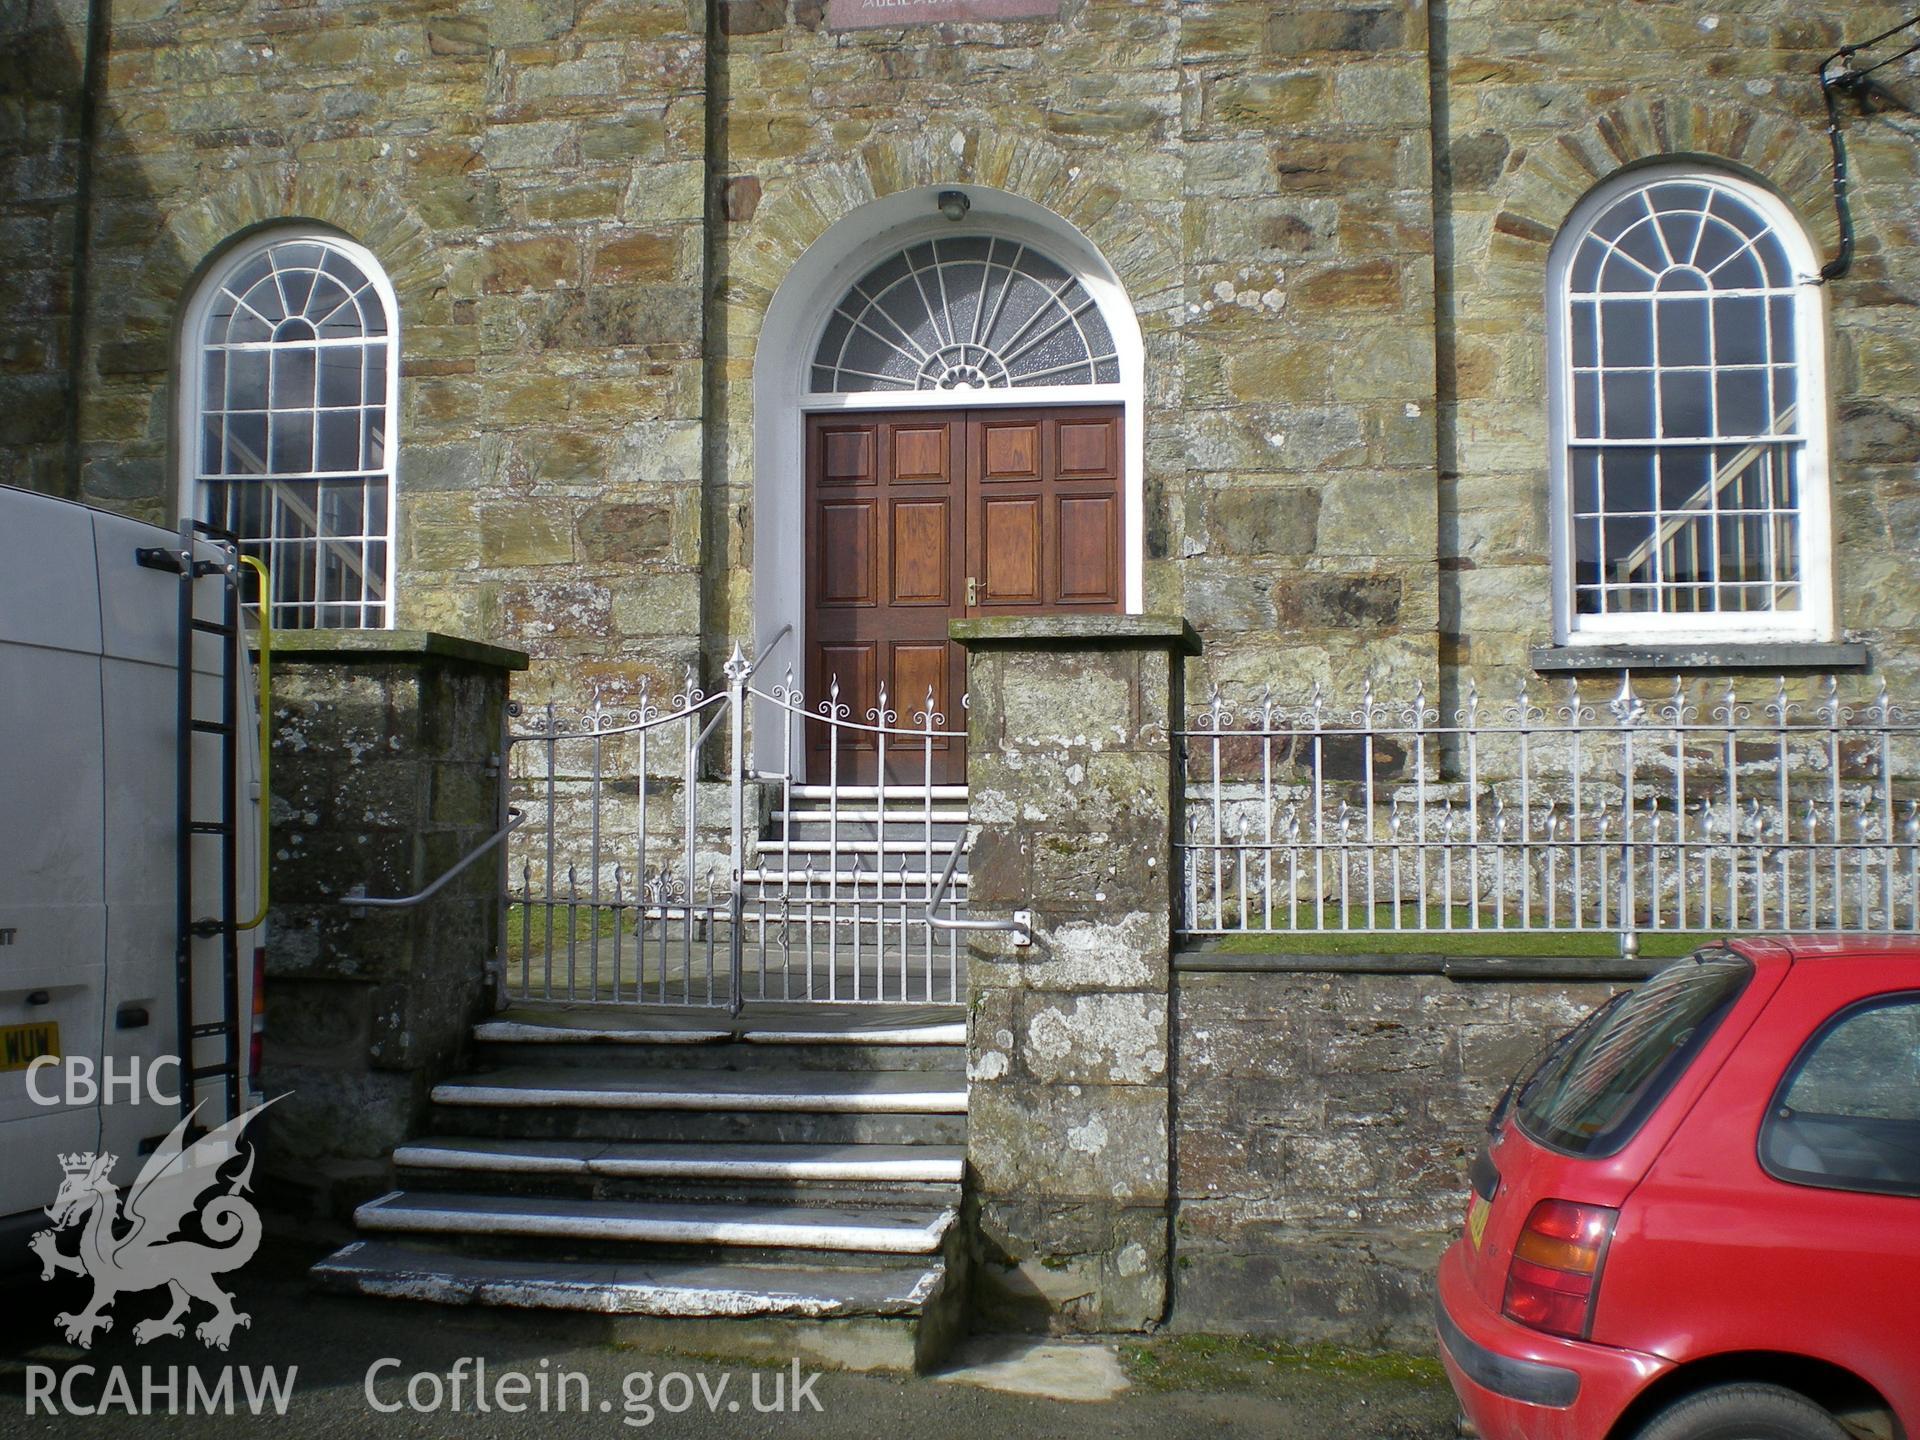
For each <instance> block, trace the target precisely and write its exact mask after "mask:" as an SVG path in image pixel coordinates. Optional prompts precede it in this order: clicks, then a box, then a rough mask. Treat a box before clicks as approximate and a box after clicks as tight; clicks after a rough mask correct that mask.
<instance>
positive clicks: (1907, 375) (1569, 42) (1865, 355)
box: [1434, 0, 1920, 693]
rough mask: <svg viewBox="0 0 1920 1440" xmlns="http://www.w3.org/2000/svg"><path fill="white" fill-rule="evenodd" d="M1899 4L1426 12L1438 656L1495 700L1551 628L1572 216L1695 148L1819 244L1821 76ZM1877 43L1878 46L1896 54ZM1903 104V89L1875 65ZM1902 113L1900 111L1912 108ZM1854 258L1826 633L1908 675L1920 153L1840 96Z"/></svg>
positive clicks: (1843, 288)
mask: <svg viewBox="0 0 1920 1440" xmlns="http://www.w3.org/2000/svg"><path fill="white" fill-rule="evenodd" d="M1909 13H1910V12H1909V11H1905V10H1902V9H1901V8H1900V7H1898V6H1894V5H1882V4H1870V5H1835V4H1825V3H1813V4H1804V3H1779V4H1771V3H1769V4H1760V5H1746V6H1738V7H1731V8H1728V9H1719V10H1716V9H1715V8H1713V7H1711V6H1700V5H1691V4H1637V5H1583V6H1571V7H1570V6H1566V5H1560V4H1553V3H1546V0H1450V3H1445V4H1438V5H1435V7H1434V20H1435V27H1434V34H1435V49H1434V97H1435V107H1436V109H1435V114H1436V122H1435V123H1436V129H1437V131H1438V132H1439V135H1440V150H1439V154H1440V161H1441V163H1440V167H1439V187H1438V189H1437V192H1436V210H1437V218H1438V234H1439V237H1440V246H1439V252H1440V254H1439V259H1440V266H1439V274H1440V304H1439V328H1438V336H1439V341H1440V345H1439V353H1440V357H1441V370H1440V389H1441V398H1442V406H1441V414H1442V425H1441V492H1440V495H1441V527H1440V528H1441V568H1442V572H1443V574H1442V580H1441V587H1440V594H1441V629H1442V632H1443V635H1442V653H1443V655H1444V656H1445V657H1446V658H1447V660H1448V661H1449V662H1450V665H1449V668H1451V666H1452V665H1457V666H1459V667H1460V669H1461V670H1464V671H1470V672H1471V673H1474V674H1476V675H1477V676H1478V677H1479V679H1480V681H1481V683H1482V684H1483V685H1493V686H1495V687H1496V688H1498V689H1499V690H1500V691H1501V693H1510V692H1511V689H1512V687H1513V685H1514V684H1515V683H1517V681H1518V680H1519V678H1520V676H1521V674H1522V673H1524V672H1525V670H1526V668H1527V649H1528V647H1529V646H1530V645H1537V644H1541V643H1544V642H1546V641H1548V640H1549V639H1550V636H1551V628H1552V627H1551V618H1550V612H1549V605H1550V600H1549V589H1548V583H1549V582H1548V574H1547V569H1546V553H1547V551H1546V547H1547V501H1546V487H1547V446H1548V435H1547V405H1546V387H1547V376H1546V373H1545V364H1546V334H1545V311H1546V306H1545V288H1546V260H1547V252H1548V247H1549V246H1550V244H1551V243H1552V240H1553V238H1554V235H1555V234H1556V233H1557V231H1558V230H1559V228H1560V226H1561V224H1562V222H1563V221H1564V220H1565V218H1566V216H1567V214H1568V212H1569V211H1570V210H1571V209H1572V208H1573V206H1574V204H1575V203H1576V202H1577V201H1578V200H1579V199H1580V197H1581V196H1582V195H1584V194H1585V193H1586V192H1587V191H1588V190H1590V189H1591V188H1592V187H1593V186H1594V185H1595V184H1597V183H1598V182H1599V181H1600V180H1601V179H1603V178H1604V177H1606V176H1607V175H1610V174H1612V173H1613V172H1615V171H1617V170H1618V169H1620V168H1621V167H1622V166H1624V165H1628V164H1632V163H1634V162H1637V161H1642V160H1648V159H1653V158H1656V157H1660V156H1674V157H1688V156H1693V157H1699V158H1703V159H1706V160H1709V161H1711V162H1715V163H1719V164H1723V165H1728V166H1731V167H1732V168H1734V169H1735V170H1737V171H1741V172H1745V173H1746V174H1749V175H1751V176H1753V177H1755V178H1757V179H1759V180H1760V181H1761V182H1762V183H1764V184H1766V185H1768V186H1770V187H1771V188H1773V189H1774V190H1776V191H1777V192H1779V193H1780V194H1781V195H1782V196H1783V197H1784V198H1785V199H1786V201H1787V202H1788V204H1789V205H1790V206H1791V208H1792V209H1793V211H1794V213H1795V214H1796V215H1797V217H1798V218H1799V219H1800V221H1801V223H1802V224H1803V225H1804V226H1805V227H1806V229H1807V232H1808V234H1809V235H1810V236H1811V238H1812V240H1813V242H1814V244H1815V246H1816V248H1817V249H1819V250H1820V251H1821V252H1822V253H1823V255H1828V256H1831V255H1832V254H1834V253H1835V251H1836V248H1837V241H1838V224H1837V220H1836V217H1835V210H1834V204H1833V196H1832V176H1831V170H1830V167H1831V163H1832V161H1831V156H1830V154H1829V151H1828V146H1827V142H1826V136H1825V133H1824V132H1825V128H1826V115H1825V111H1824V108H1823V105H1822V100H1821V93H1820V87H1819V85H1818V83H1817V81H1816V78H1815V77H1816V73H1817V71H1818V69H1819V65H1820V62H1821V61H1822V60H1823V59H1824V58H1825V57H1826V56H1828V55H1829V54H1831V53H1832V52H1833V51H1834V50H1836V49H1837V48H1839V46H1840V45H1842V44H1844V43H1847V42H1849V41H1854V42H1857V41H1862V40H1866V39H1868V38H1870V37H1872V36H1874V35H1876V34H1878V33H1880V32H1881V31H1883V30H1885V29H1887V28H1889V27H1891V26H1893V25H1896V24H1898V23H1899V22H1900V21H1901V20H1903V19H1905V18H1907V16H1908V14H1909ZM1889 53H1891V52H1889ZM1880 78H1882V79H1887V80H1889V83H1890V85H1891V88H1892V89H1893V90H1894V91H1896V92H1901V93H1904V92H1906V91H1908V90H1909V89H1910V88H1911V80H1910V78H1909V77H1908V75H1907V74H1906V73H1905V72H1904V71H1901V70H1892V71H1888V72H1884V73H1883V75H1882V76H1881V77H1880ZM1908 98H1909V100H1910V99H1911V97H1908ZM1843 113H1844V114H1845V115H1846V117H1847V118H1846V122H1845V123H1846V131H1847V140H1848V145H1849V147H1850V150H1851V153H1852V159H1853V167H1852V168H1853V186H1852V204H1853V210H1854V216H1855V219H1856V222H1857V224H1858V226H1859V231H1860V235H1861V237H1862V240H1861V248H1860V253H1859V258H1858V260H1857V261H1856V263H1855V265H1854V268H1853V271H1852V273H1851V274H1849V275H1848V276H1846V277H1845V278H1843V279H1840V280H1836V281H1834V282H1833V283H1831V284H1829V285H1828V286H1826V287H1825V290H1824V292H1823V294H1824V296H1825V300H1826V304H1827V307H1828V316H1829V327H1830V328H1829V341H1828V353H1827V361H1828V388H1829V391H1830V395H1831V402H1832V404H1831V412H1830V413H1831V416H1832V424H1833V431H1832V438H1833V445H1832V451H1833V462H1834V463H1833V514H1834V523H1833V530H1834V537H1835V545H1836V549H1837V551H1838V553H1839V554H1840V556H1841V557H1843V563H1842V564H1840V565H1839V566H1838V567H1837V572H1836V581H1835V583H1836V596H1835V599H1836V610H1837V619H1838V623H1839V625H1840V627H1841V629H1842V630H1843V631H1844V632H1845V635H1846V637H1847V638H1852V639H1859V640H1865V641H1867V642H1868V643H1869V644H1870V645H1871V646H1872V649H1873V653H1874V657H1875V660H1876V662H1877V663H1878V664H1879V665H1880V666H1881V667H1883V668H1884V669H1886V670H1889V671H1891V672H1892V673H1893V675H1895V676H1896V677H1899V678H1904V679H1906V680H1908V681H1909V687H1908V688H1911V684H1910V682H1911V679H1912V677H1913V674H1914V670H1915V665H1916V655H1917V654H1920V651H1916V646H1915V641H1916V639H1920V604H1917V603H1916V602H1917V601H1920V592H1916V590H1915V588H1914V584H1913V580H1912V566H1911V563H1910V558H1909V557H1910V554H1911V551H1912V546H1913V535H1914V525H1913V512H1914V506H1915V494H1916V491H1915V485H1916V483H1917V482H1920V473H1917V472H1916V469H1915V454H1916V445H1917V444H1920V407H1916V405H1915V403H1914V400H1913V385H1912V379H1913V375H1914V370H1915V365H1916V363H1920V348H1916V347H1920V332H1916V330H1915V328H1914V324H1913V304H1914V301H1915V299H1916V298H1917V297H1920V245H1917V244H1916V241H1920V232H1916V230H1915V228H1914V226H1913V223H1912V220H1911V218H1910V217H1911V215H1912V213H1913V210H1914V206H1915V202H1916V200H1920V146H1916V144H1915V140H1914V137H1913V134H1912V131H1911V128H1910V127H1908V126H1906V125H1904V123H1903V122H1899V121H1897V120H1895V119H1894V118H1893V116H1892V114H1891V113H1889V112H1885V111H1883V112H1882V113H1880V114H1878V115H1874V116H1867V115H1862V114H1861V113H1860V111H1859V110H1858V109H1857V108H1856V107H1854V106H1852V105H1851V104H1850V103H1849V104H1846V105H1844V106H1843Z"/></svg>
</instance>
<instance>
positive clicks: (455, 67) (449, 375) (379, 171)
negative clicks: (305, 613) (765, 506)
mask: <svg viewBox="0 0 1920 1440" xmlns="http://www.w3.org/2000/svg"><path fill="white" fill-rule="evenodd" d="M24 9H25V12H26V13H27V14H28V16H29V18H30V19H32V18H35V17H37V16H38V15H39V12H40V9H41V7H40V6H38V5H35V6H30V7H24ZM704 10H705V6H704V5H703V4H700V3H698V0H619V3H576V0H512V3H506V4H491V5H489V4H478V3H462V0H455V3H451V4H439V3H436V4H432V5H426V4H419V3H396V4H381V5H377V6H370V5H348V4H292V5H287V4H279V3H264V0H244V3H240V4H235V5H222V6H218V7H206V6H192V5H181V4H177V3H171V0H151V3H139V4H133V5H115V6H112V7H111V9H110V11H108V10H105V9H104V8H103V9H102V13H103V15H104V16H105V17H106V18H105V21H104V28H105V32H106V33H105V42H106V46H107V49H106V52H105V53H106V60H105V63H104V72H103V73H104V89H103V93H102V95H101V98H100V100H99V104H98V109H99V121H98V129H99V135H98V142H97V144H96V146H95V149H94V153H93V156H92V161H93V177H92V187H91V203H92V207H93V225H92V234H91V244H90V251H89V255H88V263H87V271H86V289H85V300H86V303H87V305H88V310H89V313H88V325H87V332H88V339H87V344H86V346H85V349H84V352H83V354H82V355H81V356H80V357H79V376H80V381H79V390H80V399H81V415H80V434H81V440H82V454H81V460H82V469H81V492H82V496H83V498H85V499H87V500H89V501H90V502H92V503H95V504H100V505H105V506H107V507H109V508H112V509H118V510H124V511H128V512H131V513H135V514H139V515H142V516H145V517H148V518H154V519H162V520H166V519H169V518H170V517H171V515H172V514H173V512H174V509H175V505H176V499H175V492H176V484H177V481H176V475H177V464H178V458H177V456H178V446H179V444H180V439H179V437H178V436H176V435H175V434H174V433H173V429H174V426H173V420H172V405H173V393H172V381H171V374H172V370H173V368H174V365H175V356H176V346H177V337H176V329H177V325H178V321H179V315H180V311H181V308H182V306H183V305H184V303H185V300H186V297H187V295H188V293H189V291H190V289H191V285H192V281H193V277H194V276H195V274H196V273H197V272H199V271H201V270H202V269H203V268H204V267H205V266H206V264H207V263H208V262H209V261H210V260H211V259H212V258H213V257H214V256H216V255H217V254H218V253H219V252H220V251H221V250H222V249H223V248H224V247H226V246H227V245H229V244H230V243H231V242H233V241H234V240H235V239H237V238H239V237H242V236H244V235H246V234H247V233H249V232H251V231H254V230H257V229H258V228H260V227H262V226H264V225H269V224H272V223H274V222H279V221H289V222H296V223H309V224H317V225H320V226H322V227H326V228H331V229H335V230H338V231H341V232H344V233H345V234H347V235H349V236H351V237H352V238H354V239H356V240H358V241H360V242H361V243H363V244H364V245H366V246H367V247H368V248H369V249H371V250H372V251H373V253H374V254H375V256H376V257H377V258H378V259H379V260H380V262H381V264H382V266H383V267H384V268H385V269H386V270H387V272H388V274H389V276H390V278H391V279H392V281H393V283H394V286H395V289H396V291H397V292H398V296H399V302H400V311H401V314H400V349H401V354H402V365H401V382H400V395H401V415H400V417H399V420H398V424H397V426H396V428H397V430H398V442H399V452H400V460H399V475H400V478H399V482H398V488H399V497H400V505H399V518H398V536H399V544H400V547H401V548H400V560H399V583H398V595H399V623H400V624H401V625H403V626H417V627H431V628H438V629H443V630H449V631H453V632H455V633H460V634H467V635H479V636H486V637H489V638H493V639H497V640H500V641H502V642H504V643H508V644H514V645H521V646H524V647H526V648H527V649H529V650H530V651H532V652H534V653H535V654H538V655H540V656H542V657H556V658H557V657H566V658H568V659H569V660H572V661H577V663H571V664H568V665H567V666H565V667H563V668H562V669H560V670H558V671H556V678H557V679H558V680H561V681H563V682H564V683H563V684H562V685H560V687H559V688H560V689H561V690H562V693H563V694H567V695H572V694H583V693H585V692H587V691H589V690H590V689H591V688H592V687H593V686H595V685H596V684H598V685H601V686H603V687H604V689H605V691H606V693H607V694H609V695H610V696H612V697H614V698H616V699H618V698H625V697H626V696H629V695H630V694H631V693H632V692H633V690H634V687H635V683H636V681H637V678H638V676H639V675H640V673H641V672H642V671H643V670H645V671H648V672H650V673H652V674H653V676H654V679H655V686H654V688H655V690H656V691H659V690H665V689H670V688H672V687H673V686H675V685H676V684H678V683H679V682H680V680H681V679H682V678H683V673H684V668H685V667H686V666H687V665H688V664H690V663H693V662H695V661H696V659H697V655H698V636H699V633H700V624H701V619H700V614H701V601H700V568H701V563H702V558H703V554H704V544H705V542H704V538H703V535H704V531H703V526H704V519H703V513H702V505H701V487H700V476H701V467H702V447H703V438H702V429H701V417H702V413H703V412H702V365H701V353H702V347H701V306H700V294H701V285H702V276H703V273H704V265H705V261H704V254H703V252H704V246H703V241H702V236H703V229H702V221H703V213H704V210H703V206H704V187H703V183H702V181H703V176H704V173H705V160H704V149H705V130H706V123H707V117H706V103H705V91H706V40H705V20H704ZM9 13H10V15H11V14H12V13H14V12H9ZM84 19H85V16H84V13H83V14H82V15H81V16H80V18H79V19H77V20H74V21H72V22H70V23H67V24H65V25H64V27H54V28H47V27H44V26H42V27H40V28H36V29H34V30H32V31H31V35H32V38H33V41H34V48H33V49H32V50H31V51H27V50H22V51H19V52H15V51H14V50H13V48H12V45H11V36H9V37H8V38H7V40H6V42H4V43H0V48H4V49H6V50H7V51H8V53H9V57H10V58H9V63H16V62H15V60H14V58H13V57H14V56H15V54H16V53H17V54H18V56H19V61H18V63H23V64H24V63H27V60H28V58H29V56H30V55H39V54H41V52H42V51H48V52H51V51H54V50H58V49H59V48H60V45H59V43H58V41H59V37H60V35H61V34H66V35H67V37H68V40H69V41H70V42H72V43H69V44H68V46H67V48H68V49H70V50H71V49H73V45H74V44H75V43H77V41H74V40H73V36H74V35H75V34H77V33H79V32H81V31H83V30H84ZM76 53H77V52H76ZM53 58H54V59H58V58H59V57H58V56H54V57H53ZM73 63H77V62H70V63H68V64H66V65H64V66H58V65H54V64H53V63H51V61H49V62H48V63H47V64H46V67H45V73H46V74H47V76H49V77H57V76H58V75H61V74H71V73H72V70H73ZM46 83H47V84H48V85H54V84H55V83H56V81H55V79H53V78H49V79H48V80H47V82H46ZM62 123H64V122H63V121H62V120H61V113H60V111H59V106H58V103H57V97H49V99H48V100H47V101H46V102H45V103H43V104H39V105H38V106H37V108H34V111H33V117H32V121H31V127H30V133H29V134H28V135H27V136H26V137H25V138H26V141H27V142H28V144H26V145H22V146H21V147H20V148H31V146H32V145H33V144H36V143H38V142H39V141H40V140H41V139H42V138H43V137H44V136H45V135H46V134H48V133H49V132H51V131H53V130H57V129H58V128H59V126H60V125H61V124H62ZM70 161H71V153H70V150H59V151H50V152H48V153H47V154H46V155H44V156H41V157H39V158H38V159H37V160H36V161H35V162H34V163H31V164H29V163H28V162H27V160H26V159H20V160H18V161H16V162H14V163H12V164H11V166H10V168H9V170H8V171H7V174H8V176H10V177H11V178H10V179H8V180H5V181H0V185H3V186H4V191H0V218H3V220H4V223H5V224H6V225H7V226H8V227H10V228H8V229H7V230H6V231H5V232H4V233H5V234H6V235H7V236H8V237H9V240H10V241H11V240H12V239H13V238H16V237H17V238H19V239H21V240H22V241H23V243H22V244H20V245H13V244H11V243H10V244H9V247H8V250H9V255H10V257H11V256H14V255H30V256H33V257H36V258H38V257H42V256H45V257H47V258H48V260H49V261H50V262H57V261H58V260H59V258H60V254H61V245H62V244H63V242H62V240H61V238H60V236H59V235H58V234H57V233H55V232H56V231H57V229H58V223H57V222H58V220H59V219H60V216H61V214H64V213H66V212H62V211H58V210H57V205H56V200H55V199H46V200H43V199H42V198H41V197H42V192H43V191H46V190H47V189H48V187H54V188H56V189H57V185H56V184H55V182H56V181H57V180H59V178H60V176H61V175H64V174H65V173H66V172H67V170H68V169H70ZM49 193H50V192H49ZM56 198H57V197H56ZM28 241H30V242H32V243H30V244H29V243H24V242H28ZM62 278H63V277H62V276H60V275H56V274H52V273H51V272H49V273H47V274H41V273H39V272H36V271H33V270H31V269H28V270H27V271H25V272H24V273H23V272H21V271H15V272H14V279H13V281H12V282H11V284H12V285H13V286H14V287H17V289H16V300H17V303H16V305H15V306H14V307H13V309H14V313H16V314H18V313H19V312H20V311H21V310H22V309H26V310H29V311H31V314H29V315H21V316H20V321H21V323H20V326H19V328H20V330H21V331H26V332H31V333H33V334H35V335H38V336H39V337H40V339H41V341H42V342H43V343H44V345H45V346H48V347H54V348H55V349H57V346H58V344H59V341H60V335H59V330H58V327H57V324H53V323H50V322H55V321H57V319H58V317H59V315H60V314H61V313H62V311H61V309H60V305H61V303H62V291H61V283H60V282H61V280H62ZM64 278H66V279H71V276H66V277H64ZM4 323H10V322H6V321H4V319H3V318H0V324H4ZM9 333H12V332H7V331H0V343H5V344H8V345H11V347H12V348H11V349H9V350H7V351H6V355H7V356H8V359H7V361H6V363H7V365H8V367H9V368H10V369H13V370H15V371H20V370H27V369H31V368H33V366H30V365H29V362H30V361H33V362H34V365H37V364H38V362H37V361H35V360H34V357H35V355H37V354H38V353H39V352H38V351H32V352H31V353H29V350H28V349H23V348H21V347H22V346H23V345H25V344H26V342H25V341H19V340H13V341H9V340H6V339H5V336H6V335H7V334H9ZM53 353H54V350H49V351H48V354H50V355H51V354H53ZM53 363H54V362H53V361H52V360H49V361H48V362H47V364H48V366H49V367H51V366H52V365H53ZM26 383H27V382H26V381H22V380H15V381H10V382H9V384H10V385H11V386H12V387H13V388H12V389H10V390H9V391H7V392H6V393H7V394H8V395H9V396H12V395H27V396H29V397H30V396H32V395H38V394H39V393H40V391H41V390H43V389H45V388H46V385H47V383H50V382H45V381H38V380H37V381H34V382H33V384H34V387H35V388H33V389H32V390H31V391H30V392H29V391H25V390H22V389H21V388H20V387H21V386H23V385H25V384H26ZM50 405H51V401H46V402H40V401H35V402H34V403H33V404H32V405H31V406H23V407H19V408H16V407H14V406H12V405H9V406H7V407H6V409H7V410H8V412H9V413H8V419H7V421H6V422H5V423H6V425H8V426H9V427H12V429H13V430H30V431H31V434H24V433H23V440H24V441H34V442H37V441H38V439H39V438H40V437H41V435H42V432H45V431H48V430H49V427H51V429H52V430H53V431H54V432H56V433H57V431H58V428H59V427H58V425H57V423H56V421H55V420H52V419H49V418H48V413H49V412H48V406H50ZM0 448H5V450H6V455H7V458H6V460H5V461H4V463H0V475H4V476H7V477H15V476H22V475H24V476H26V477H27V478H29V479H35V478H37V477H39V476H40V475H41V473H42V471H43V470H44V466H43V464H42V462H41V460H40V459H37V458H35V457H36V456H37V455H38V454H39V452H38V451H36V450H34V449H33V448H32V446H31V445H22V446H15V445H14V442H13V434H12V431H0ZM546 688H547V687H545V686H542V687H539V688H538V689H536V690H535V691H534V693H535V694H536V696H538V697H539V698H544V694H545V692H546Z"/></svg>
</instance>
